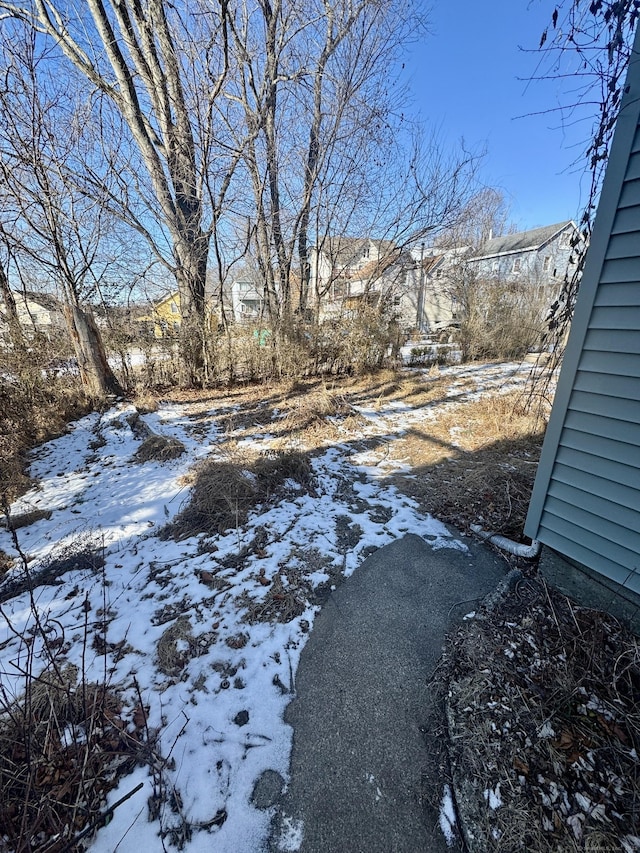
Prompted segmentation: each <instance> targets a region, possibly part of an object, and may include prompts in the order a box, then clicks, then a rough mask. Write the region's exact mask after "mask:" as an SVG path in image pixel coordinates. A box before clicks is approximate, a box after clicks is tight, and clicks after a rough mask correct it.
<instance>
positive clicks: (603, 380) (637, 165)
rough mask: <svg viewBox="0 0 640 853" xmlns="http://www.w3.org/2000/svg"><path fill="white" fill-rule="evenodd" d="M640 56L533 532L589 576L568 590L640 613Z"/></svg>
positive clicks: (530, 522) (614, 150)
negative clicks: (602, 593)
mask: <svg viewBox="0 0 640 853" xmlns="http://www.w3.org/2000/svg"><path fill="white" fill-rule="evenodd" d="M639 48H640V31H639V34H638V35H637V36H636V43H635V46H634V52H633V55H632V60H631V65H630V68H629V75H628V79H627V84H628V91H627V94H626V95H625V97H624V99H623V102H622V106H621V109H620V115H619V118H618V124H617V127H616V131H615V136H614V140H613V144H612V147H611V152H610V156H609V163H608V166H607V170H606V175H605V179H604V184H603V188H602V194H601V198H600V203H599V206H598V211H597V215H596V221H595V225H594V229H593V234H592V238H591V245H590V247H589V251H588V254H587V258H586V263H585V269H584V273H583V277H582V282H581V285H580V291H579V295H578V300H577V305H576V309H575V315H574V319H573V324H572V328H571V333H570V336H569V340H568V343H567V349H566V353H565V357H564V363H563V366H562V371H561V374H560V379H559V382H558V388H557V392H556V397H555V401H554V404H553V409H552V412H551V418H550V421H549V426H548V428H547V434H546V437H545V441H544V446H543V449H542V456H541V459H540V464H539V467H538V473H537V477H536V481H535V486H534V490H533V495H532V498H531V503H530V508H529V514H528V517H527V522H526V525H525V533H526V534H527V535H528V536H530V537H531V538H532V539H538V540H540V541H541V542H542V543H544V544H545V545H547V546H549V547H550V548H552V549H554V551H555V552H558V553H559V554H560V555H562V557H564V558H567V559H568V560H570V561H571V562H572V564H576V565H577V566H578V567H580V568H582V569H583V570H584V572H583V574H582V575H581V574H580V573H578V572H575V571H574V570H573V569H570V570H568V571H567V572H565V574H564V577H565V578H569V582H568V586H569V591H572V590H571V584H572V583H573V584H574V586H575V584H576V583H579V584H587V585H588V584H591V585H592V586H593V582H594V581H597V582H598V584H599V585H601V584H603V583H604V585H605V586H609V587H610V589H612V590H613V591H614V592H615V593H616V594H617V597H620V596H625V595H628V594H629V593H630V595H628V597H630V598H631V599H632V600H633V602H634V604H637V603H638V601H640V599H637V598H636V596H637V595H640V61H639V56H638V50H639ZM541 565H542V563H541ZM565 565H566V564H565ZM585 575H586V576H587V579H588V580H585V579H584V576H585ZM566 586H567V584H566V583H565V588H566ZM600 589H602V587H601V586H600Z"/></svg>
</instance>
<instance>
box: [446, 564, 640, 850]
mask: <svg viewBox="0 0 640 853" xmlns="http://www.w3.org/2000/svg"><path fill="white" fill-rule="evenodd" d="M445 667H446V677H445V686H444V690H445V691H446V696H447V700H446V701H447V706H448V723H449V735H450V750H451V759H452V764H453V770H454V778H456V777H457V779H456V781H457V787H458V790H459V791H461V792H462V799H463V800H464V802H459V803H458V805H459V807H460V808H461V809H462V810H463V812H464V814H465V823H466V824H467V827H468V828H469V829H471V831H472V832H473V834H474V835H475V836H476V837H475V840H473V839H472V840H471V841H470V844H469V847H470V850H471V851H472V853H479V851H500V853H507V851H509V853H510V851H513V850H516V849H523V850H524V849H527V850H534V851H536V853H552V851H553V852H554V853H556V851H576V850H596V849H598V850H612V851H613V850H624V851H637V850H638V849H640V839H639V838H638V836H639V835H640V761H639V759H638V755H640V643H639V641H638V638H637V637H634V636H633V635H632V634H630V633H629V632H627V631H626V630H625V629H624V628H622V627H621V625H620V624H619V623H618V622H617V621H616V619H614V618H613V617H611V616H609V615H607V614H604V613H601V612H598V611H593V610H588V609H585V608H582V607H578V606H576V605H575V604H573V603H572V602H571V601H570V600H569V599H567V598H566V597H565V596H563V595H561V594H560V593H557V592H554V591H552V590H550V589H549V588H548V587H547V586H546V585H545V583H544V582H543V581H541V580H536V579H524V578H523V579H522V580H521V581H520V583H519V584H518V586H517V587H516V588H515V591H514V592H513V593H511V594H510V595H509V597H507V598H505V599H503V601H502V603H501V605H500V606H499V607H498V608H497V609H496V610H495V611H490V612H485V613H482V614H481V618H477V619H474V620H471V621H469V622H467V623H465V624H463V626H462V627H461V628H460V629H459V630H458V631H457V632H456V633H455V634H454V635H453V636H452V637H450V638H449V641H448V645H447V649H446V654H445ZM487 791H492V792H494V795H495V800H494V803H493V805H494V807H493V808H492V807H491V804H490V802H488V795H487V794H486V793H485V792H487ZM496 804H497V805H496ZM467 840H468V841H469V839H467Z"/></svg>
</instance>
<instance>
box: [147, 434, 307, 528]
mask: <svg viewBox="0 0 640 853" xmlns="http://www.w3.org/2000/svg"><path fill="white" fill-rule="evenodd" d="M193 478H194V485H193V488H192V491H191V496H190V499H189V503H188V504H187V505H186V506H185V507H184V509H182V510H181V511H180V513H179V514H178V515H177V517H176V518H175V519H174V520H173V521H172V522H171V524H168V525H167V526H166V527H165V528H164V530H163V531H162V537H163V538H165V539H166V538H169V537H172V538H175V539H177V540H180V539H186V538H187V537H189V536H196V535H198V534H200V533H205V534H209V535H212V534H214V533H223V532H224V531H226V530H229V529H233V528H237V527H241V526H242V525H243V524H245V523H246V521H247V518H248V515H249V512H250V511H251V510H252V509H254V508H256V507H258V506H260V505H263V504H266V503H268V502H270V501H272V500H273V499H274V498H276V497H278V496H279V495H280V494H281V493H282V491H283V490H284V489H286V487H287V484H289V487H294V488H300V489H306V490H310V489H312V488H313V469H312V467H311V462H310V460H309V457H308V455H307V454H306V453H300V452H297V451H287V452H283V453H274V454H273V455H272V456H258V457H255V458H253V459H252V460H241V459H239V458H229V459H226V460H219V459H213V460H208V461H206V462H204V463H202V464H201V465H200V466H198V467H197V468H196V469H195V470H194V472H193Z"/></svg>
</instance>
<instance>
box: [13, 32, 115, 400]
mask: <svg viewBox="0 0 640 853" xmlns="http://www.w3.org/2000/svg"><path fill="white" fill-rule="evenodd" d="M3 60H4V68H3V71H4V81H5V85H4V86H3V88H2V91H0V117H1V118H0V175H1V177H2V182H3V194H4V208H5V210H4V223H3V226H2V236H3V240H4V242H5V244H7V245H8V246H9V247H10V249H11V250H12V251H13V252H14V253H15V252H18V253H19V254H20V255H21V256H22V257H23V259H27V260H29V261H30V262H31V264H32V265H33V266H35V267H36V268H37V270H38V271H39V272H40V274H41V275H45V276H46V277H47V278H49V279H50V280H52V281H53V282H54V284H55V285H56V286H57V287H58V288H59V290H61V291H62V293H63V294H64V302H65V314H66V321H67V327H68V330H69V334H70V337H71V339H72V342H73V346H74V349H75V352H76V356H77V361H78V366H79V369H80V375H81V378H82V382H83V384H84V385H85V386H86V387H87V389H88V390H89V391H90V392H91V393H93V394H95V395H97V396H104V395H105V394H109V393H115V394H119V393H122V392H121V388H120V385H119V383H118V381H117V379H116V377H115V375H114V374H113V371H112V370H111V368H110V367H109V364H108V362H107V358H106V354H105V351H104V347H103V345H102V339H101V337H100V333H99V330H98V328H97V326H96V324H95V322H94V320H93V316H92V314H91V311H90V309H88V308H87V305H86V299H87V297H88V296H89V295H90V294H91V292H92V291H93V287H92V285H93V284H95V282H97V277H96V276H97V271H96V268H97V266H99V264H100V258H99V254H98V252H99V247H100V243H101V241H102V240H103V238H104V236H105V235H104V218H105V214H104V211H103V210H102V209H101V208H100V206H99V205H96V204H95V203H89V202H87V200H86V199H84V198H83V197H82V196H80V195H79V194H78V192H77V190H75V188H74V187H73V185H72V181H71V180H70V175H69V172H68V169H69V165H70V161H71V160H72V159H73V157H74V154H75V151H76V149H77V147H78V144H79V142H80V137H81V136H82V131H81V128H82V127H83V126H84V122H83V121H82V116H81V115H80V114H78V113H77V112H74V110H75V109H76V108H75V105H74V103H73V100H72V98H70V97H69V92H68V90H67V89H66V87H65V91H63V90H62V87H60V86H59V85H58V86H57V87H55V84H54V83H53V82H51V83H50V85H49V88H48V91H47V92H46V93H44V92H43V91H42V90H41V86H40V82H39V77H38V58H37V56H36V53H35V39H34V38H33V35H32V34H31V35H30V36H27V38H25V39H24V40H21V41H19V42H14V43H13V44H12V45H11V46H10V45H4V49H3ZM63 139H64V141H62V140H63ZM52 140H56V141H55V143H54V144H53V145H52ZM5 283H6V285H7V287H6V290H7V293H5V303H7V304H8V305H9V306H10V305H11V303H12V300H11V297H10V291H9V287H8V282H5ZM4 289H5V288H4V287H3V290H4ZM14 308H15V304H14ZM13 313H15V312H13ZM15 320H17V315H16V316H15Z"/></svg>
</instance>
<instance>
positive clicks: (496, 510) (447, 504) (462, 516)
mask: <svg viewBox="0 0 640 853" xmlns="http://www.w3.org/2000/svg"><path fill="white" fill-rule="evenodd" d="M543 437H544V424H543V422H542V421H541V420H540V419H539V418H538V417H536V416H534V415H532V414H530V413H528V412H527V411H526V410H525V408H524V406H523V403H522V398H521V396H520V394H518V393H516V392H513V393H510V394H501V395H487V396H486V397H482V398H481V399H479V400H474V401H471V402H468V403H458V404H456V405H452V406H449V407H447V408H446V409H444V410H443V411H440V412H439V413H438V417H437V419H434V420H433V421H432V422H430V423H428V424H425V425H422V426H421V427H420V428H415V429H412V430H410V431H409V434H408V435H407V437H406V438H404V439H402V440H401V441H399V442H398V443H397V446H396V449H395V453H396V454H397V455H398V456H399V457H400V458H402V459H404V460H405V461H406V462H408V463H409V465H410V466H411V469H412V470H411V472H410V475H405V474H395V475H393V476H392V478H391V479H392V481H393V482H394V484H395V485H396V486H397V487H398V488H400V489H401V490H402V491H403V492H405V493H406V494H408V495H410V496H411V497H412V498H414V499H415V500H417V501H418V503H419V504H420V506H421V508H422V509H423V510H425V511H426V512H429V513H431V514H432V515H435V516H436V517H437V518H440V519H441V520H442V521H446V522H448V523H450V524H453V525H455V526H456V527H459V528H461V529H467V528H468V527H469V525H470V524H472V523H476V524H481V525H483V526H485V527H487V528H488V529H490V530H491V531H493V532H499V533H502V534H504V535H506V536H509V537H514V538H516V539H519V538H520V537H521V535H522V528H523V526H524V520H525V517H526V513H527V509H528V505H529V498H530V496H531V490H532V488H533V481H534V479H535V474H536V468H537V462H538V459H539V455H540V449H541V447H542V440H543Z"/></svg>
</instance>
